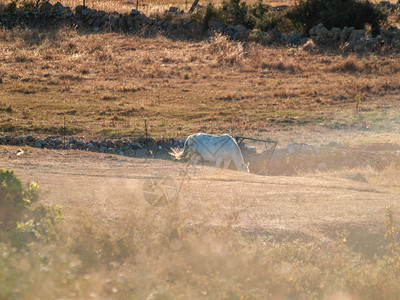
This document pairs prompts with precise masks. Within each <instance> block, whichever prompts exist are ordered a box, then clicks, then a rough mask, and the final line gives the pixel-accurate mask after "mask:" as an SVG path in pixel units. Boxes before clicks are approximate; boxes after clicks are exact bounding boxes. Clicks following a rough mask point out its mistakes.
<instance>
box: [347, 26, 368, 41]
mask: <svg viewBox="0 0 400 300" xmlns="http://www.w3.org/2000/svg"><path fill="white" fill-rule="evenodd" d="M364 37H365V30H363V29H360V30H353V31H352V32H351V35H350V41H351V42H353V43H354V44H357V43H358V42H359V41H360V40H361V39H363V38H364Z"/></svg>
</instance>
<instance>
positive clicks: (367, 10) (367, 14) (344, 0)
mask: <svg viewBox="0 0 400 300" xmlns="http://www.w3.org/2000/svg"><path fill="white" fill-rule="evenodd" d="M287 17H288V18H289V19H290V20H291V21H292V22H293V24H294V25H295V26H296V27H297V28H298V29H300V30H302V31H303V32H304V33H305V34H308V32H309V30H310V29H311V28H312V27H314V26H316V25H318V24H319V23H322V24H323V25H324V26H325V27H326V28H328V29H330V28H332V27H339V28H343V27H344V26H347V27H351V26H353V27H354V28H355V29H364V28H365V25H367V24H369V25H370V26H371V33H372V34H373V35H374V36H375V35H377V34H379V29H380V26H381V25H382V24H383V23H384V22H386V21H387V17H388V16H387V14H386V13H385V12H383V10H381V9H380V8H379V7H378V6H374V5H373V4H372V3H371V2H369V1H362V0H300V3H299V5H297V6H296V7H294V8H293V9H292V10H291V11H290V12H288V13H287Z"/></svg>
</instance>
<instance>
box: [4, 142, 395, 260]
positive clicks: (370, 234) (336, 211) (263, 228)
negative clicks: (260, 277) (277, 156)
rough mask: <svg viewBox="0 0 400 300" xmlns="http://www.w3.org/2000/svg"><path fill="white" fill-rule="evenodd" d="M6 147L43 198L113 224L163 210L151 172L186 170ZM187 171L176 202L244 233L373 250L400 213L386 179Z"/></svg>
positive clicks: (13, 165) (195, 216)
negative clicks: (149, 189)
mask: <svg viewBox="0 0 400 300" xmlns="http://www.w3.org/2000/svg"><path fill="white" fill-rule="evenodd" d="M0 150H1V154H2V155H1V158H0V164H1V165H2V167H4V168H8V169H12V170H15V173H16V175H17V176H18V177H20V178H21V179H22V180H23V181H24V182H30V181H35V182H37V183H38V184H39V186H40V189H41V199H42V201H44V202H45V203H47V204H50V205H55V204H59V205H62V207H63V208H64V210H65V214H66V216H67V218H69V219H72V220H73V219H74V218H77V217H78V216H79V215H80V214H82V213H84V214H87V215H90V216H92V217H93V218H95V219H96V220H97V221H98V222H100V223H101V224H105V223H106V224H109V225H110V226H111V228H113V227H114V228H115V230H118V228H120V227H121V226H123V223H122V222H123V221H122V220H123V219H124V217H125V216H126V215H128V214H129V210H131V209H134V210H139V211H140V210H147V211H148V210H150V209H151V210H154V211H153V212H154V214H156V215H157V211H158V212H161V211H162V210H163V208H154V207H151V206H150V205H149V204H147V202H145V200H144V198H143V195H142V186H143V182H144V180H145V179H148V178H161V177H162V176H165V175H166V174H169V175H171V176H172V177H173V178H174V179H175V181H176V182H177V184H179V183H180V180H181V179H182V175H181V173H182V171H183V169H184V164H182V163H174V162H170V161H162V160H155V159H135V158H127V157H120V156H115V155H104V154H96V153H89V152H82V151H49V150H38V149H29V151H28V153H25V154H24V155H20V156H17V155H16V151H17V148H16V147H12V146H2V147H1V148H0ZM189 176H190V177H188V178H186V180H185V181H184V183H183V185H182V190H181V192H180V195H179V200H178V201H180V203H179V206H180V207H181V210H182V212H183V214H184V215H185V216H186V218H187V222H188V223H190V224H196V223H204V222H205V223H206V224H208V225H209V226H217V227H218V226H226V225H229V224H230V225H233V226H235V227H237V228H240V230H241V231H242V232H243V233H245V234H249V235H266V236H271V237H272V238H274V239H277V240H287V241H292V240H297V239H300V240H310V241H318V242H324V243H325V242H332V241H335V240H338V239H341V238H343V237H347V239H348V244H349V245H350V246H351V247H352V248H354V250H359V251H361V252H363V253H364V254H366V255H368V256H370V255H372V254H375V253H376V252H377V248H379V247H378V245H380V244H381V243H383V241H384V214H385V207H386V206H389V205H392V206H393V209H394V211H395V213H398V212H399V209H398V205H397V204H398V201H399V197H398V193H397V192H396V190H394V189H392V188H390V186H388V185H386V186H385V185H382V184H381V183H382V182H381V181H375V182H374V183H361V182H356V181H352V180H348V179H346V178H345V174H344V173H342V174H338V173H320V174H308V175H307V174H304V175H299V176H291V177H288V176H286V177H285V176H269V177H265V176H257V175H253V174H244V173H239V172H235V171H226V170H218V169H215V168H212V167H207V166H204V167H200V168H197V169H196V170H195V172H194V171H190V172H189ZM381 250H382V251H383V250H384V249H381Z"/></svg>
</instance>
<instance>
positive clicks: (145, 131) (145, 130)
mask: <svg viewBox="0 0 400 300" xmlns="http://www.w3.org/2000/svg"><path fill="white" fill-rule="evenodd" d="M144 134H145V136H146V137H147V122H146V120H144Z"/></svg>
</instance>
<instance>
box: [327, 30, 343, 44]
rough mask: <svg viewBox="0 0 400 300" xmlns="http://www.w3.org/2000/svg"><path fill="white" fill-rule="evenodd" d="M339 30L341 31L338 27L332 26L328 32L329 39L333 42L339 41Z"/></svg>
mask: <svg viewBox="0 0 400 300" xmlns="http://www.w3.org/2000/svg"><path fill="white" fill-rule="evenodd" d="M340 32H341V30H340V28H337V27H333V28H332V29H331V30H330V31H329V33H328V37H329V39H330V40H331V41H332V42H333V43H337V42H339V41H340Z"/></svg>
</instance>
